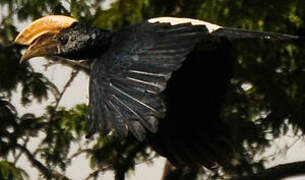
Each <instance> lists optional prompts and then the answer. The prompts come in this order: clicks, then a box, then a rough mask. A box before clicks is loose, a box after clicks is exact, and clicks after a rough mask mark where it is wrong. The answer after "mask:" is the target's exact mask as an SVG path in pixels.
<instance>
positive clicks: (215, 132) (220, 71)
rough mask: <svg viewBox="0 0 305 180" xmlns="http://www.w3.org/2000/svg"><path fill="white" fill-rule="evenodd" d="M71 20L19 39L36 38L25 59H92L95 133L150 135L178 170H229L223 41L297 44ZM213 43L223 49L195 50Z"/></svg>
mask: <svg viewBox="0 0 305 180" xmlns="http://www.w3.org/2000/svg"><path fill="white" fill-rule="evenodd" d="M69 22H70V26H68V27H64V28H62V30H61V31H60V32H55V31H54V30H53V29H56V31H57V30H58V28H49V29H50V31H49V32H48V31H45V30H43V32H44V34H40V35H39V37H36V36H35V35H29V36H18V37H35V40H33V39H30V38H29V39H26V38H25V39H23V40H22V42H23V44H26V45H30V47H29V49H28V51H27V52H26V53H25V55H24V56H23V58H22V60H26V59H29V58H31V57H36V56H51V55H52V56H54V55H55V56H61V57H64V58H68V59H73V60H79V59H86V60H89V61H90V62H91V71H90V88H89V93H90V102H89V116H90V118H89V121H88V122H89V126H90V129H91V131H90V132H91V134H92V133H93V132H99V133H102V134H103V135H105V136H106V135H108V134H109V132H111V131H113V132H114V134H117V135H118V136H119V137H126V136H127V134H128V132H131V133H132V134H133V135H134V136H135V137H136V138H137V139H138V140H140V141H142V140H143V139H145V132H146V131H148V132H149V136H148V141H149V142H150V143H151V144H152V145H153V147H154V148H155V149H156V150H157V151H158V152H159V153H160V154H162V155H164V156H166V157H168V159H169V160H171V161H172V162H173V163H174V164H176V165H179V166H193V165H195V166H197V165H200V164H201V165H205V166H206V167H212V166H213V165H215V164H222V165H223V164H226V163H228V162H229V159H230V157H231V155H232V154H233V150H232V148H231V146H230V144H231V142H230V141H231V138H230V131H229V129H228V128H227V125H226V124H225V123H224V122H223V121H221V120H220V117H219V112H220V107H221V103H222V100H223V97H224V95H225V93H226V89H227V84H228V80H229V78H230V74H231V71H232V68H231V59H230V58H231V57H230V55H229V54H230V53H229V49H230V48H229V47H228V46H226V43H222V40H221V38H222V37H227V38H263V39H276V40H278V39H279V40H281V39H296V38H297V37H296V36H291V35H286V34H278V33H265V32H258V31H246V30H240V29H234V28H225V27H222V26H218V25H215V24H211V23H207V22H204V21H200V20H192V19H180V18H168V17H167V18H156V19H150V20H148V21H145V22H142V23H138V24H135V25H132V26H129V27H127V28H124V29H122V30H120V31H118V32H110V31H107V30H102V29H99V28H92V27H87V26H83V25H81V24H79V23H77V22H75V21H73V20H69ZM54 26H57V25H56V23H54ZM58 26H59V27H60V28H61V27H62V23H59V25H58ZM65 26H66V25H65ZM41 31H42V30H41ZM24 32H31V30H30V29H28V30H26V31H24ZM215 40H216V41H215ZM18 41H20V40H18V38H17V39H16V42H17V43H18ZM209 41H213V42H214V43H215V44H216V47H215V48H216V50H217V51H213V52H205V53H203V52H202V51H201V50H199V49H200V48H195V50H194V47H195V46H196V45H197V44H198V43H199V42H200V43H201V44H205V43H206V42H209ZM20 42H21V41H20ZM199 46H200V44H199ZM186 59H189V60H188V61H187V62H185V63H184V64H185V66H183V68H181V69H180V70H179V71H177V70H178V69H179V68H180V67H181V66H182V63H183V61H184V60H186ZM176 71H177V72H176ZM172 76H174V77H173V78H172V79H171V77H172ZM168 82H169V84H167V83H168ZM167 86H168V88H167V89H166V87H167ZM159 122H160V123H159ZM158 124H160V125H158ZM222 152H226V153H227V154H228V155H223V154H224V153H222Z"/></svg>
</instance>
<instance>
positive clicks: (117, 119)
mask: <svg viewBox="0 0 305 180" xmlns="http://www.w3.org/2000/svg"><path fill="white" fill-rule="evenodd" d="M206 34H207V30H206V29H205V27H204V26H194V25H192V24H190V23H184V24H178V25H170V24H167V23H165V24H164V23H151V24H150V23H141V24H138V25H135V26H132V27H130V28H128V29H125V30H123V31H121V32H118V33H116V34H115V36H114V39H113V42H112V46H111V47H110V48H109V50H108V51H107V52H106V53H105V54H104V55H103V56H102V57H100V58H98V59H96V60H95V61H94V63H93V66H92V70H91V79H90V81H91V83H90V108H91V109H90V114H91V116H90V117H91V118H93V119H95V120H91V121H93V122H94V123H93V124H94V127H95V128H96V130H101V131H102V132H103V134H104V135H105V134H107V133H109V132H110V131H112V130H113V131H114V132H115V134H117V135H118V136H120V137H125V136H126V135H127V133H128V130H130V131H131V132H132V134H133V135H134V136H135V137H136V138H137V139H139V140H143V139H144V137H145V129H147V130H149V131H151V132H156V131H157V129H158V118H163V117H164V116H165V112H166V106H165V103H164V102H163V100H162V98H161V97H160V96H159V94H160V93H161V92H162V91H163V90H164V89H165V88H166V84H167V81H168V80H169V79H170V77H171V75H172V73H173V71H175V70H177V69H178V68H179V67H181V63H182V61H183V60H184V59H185V58H186V56H187V54H188V53H189V52H190V51H191V50H192V49H193V47H194V46H195V44H196V42H198V41H199V40H200V39H201V38H202V37H204V35H206Z"/></svg>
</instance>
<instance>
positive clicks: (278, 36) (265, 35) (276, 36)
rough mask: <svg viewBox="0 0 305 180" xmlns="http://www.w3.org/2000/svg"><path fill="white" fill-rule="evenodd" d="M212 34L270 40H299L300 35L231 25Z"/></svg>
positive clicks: (234, 37)
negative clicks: (246, 28) (239, 27)
mask: <svg viewBox="0 0 305 180" xmlns="http://www.w3.org/2000/svg"><path fill="white" fill-rule="evenodd" d="M212 35H214V36H218V37H227V38H229V39H252V38H258V39H268V40H297V39H299V36H295V35H290V34H282V33H276V32H263V31H255V30H245V29H238V28H230V27H221V28H219V29H217V30H215V31H214V32H212Z"/></svg>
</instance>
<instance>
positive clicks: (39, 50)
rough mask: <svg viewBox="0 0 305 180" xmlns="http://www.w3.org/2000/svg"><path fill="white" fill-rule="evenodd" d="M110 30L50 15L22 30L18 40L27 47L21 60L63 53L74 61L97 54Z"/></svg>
mask: <svg viewBox="0 0 305 180" xmlns="http://www.w3.org/2000/svg"><path fill="white" fill-rule="evenodd" d="M106 34H109V33H108V31H107V33H106V31H103V30H101V29H98V28H89V27H86V26H85V25H82V24H80V23H79V22H78V21H77V20H76V19H74V18H72V17H68V16H63V15H49V16H45V17H42V18H40V19H37V20H36V21H34V22H32V23H31V24H30V25H29V26H27V27H26V28H25V29H24V30H22V31H21V32H20V33H19V35H18V36H17V37H16V39H15V43H17V44H21V45H26V46H28V48H27V50H26V52H25V54H24V55H23V56H22V57H21V60H20V62H23V61H26V60H28V59H30V58H33V57H41V56H43V57H50V56H60V57H64V58H68V59H72V60H79V59H90V58H93V57H94V56H97V53H99V52H100V51H99V49H100V48H102V47H101V46H103V45H104V44H105V42H100V41H101V40H102V39H103V38H104V37H105V36H106Z"/></svg>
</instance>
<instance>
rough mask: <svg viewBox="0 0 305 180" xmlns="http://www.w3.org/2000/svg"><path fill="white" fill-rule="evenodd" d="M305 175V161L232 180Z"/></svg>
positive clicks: (255, 179)
mask: <svg viewBox="0 0 305 180" xmlns="http://www.w3.org/2000/svg"><path fill="white" fill-rule="evenodd" d="M304 174H305V161H300V162H293V163H287V164H280V165H278V166H275V167H272V168H269V169H266V170H264V171H262V172H259V173H257V174H251V175H248V176H242V177H239V178H233V179H232V180H270V179H272V180H276V179H282V178H286V177H291V176H298V175H304Z"/></svg>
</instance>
